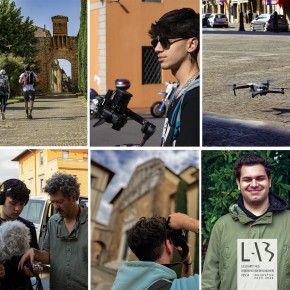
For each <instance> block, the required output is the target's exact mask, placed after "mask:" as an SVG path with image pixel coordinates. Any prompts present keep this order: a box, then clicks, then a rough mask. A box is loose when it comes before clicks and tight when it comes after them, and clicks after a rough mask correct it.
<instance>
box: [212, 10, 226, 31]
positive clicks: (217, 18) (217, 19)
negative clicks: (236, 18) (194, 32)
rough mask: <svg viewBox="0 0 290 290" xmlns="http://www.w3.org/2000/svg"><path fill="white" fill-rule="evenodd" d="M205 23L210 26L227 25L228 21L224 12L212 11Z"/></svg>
mask: <svg viewBox="0 0 290 290" xmlns="http://www.w3.org/2000/svg"><path fill="white" fill-rule="evenodd" d="M207 25H208V26H210V27H226V28H228V27H229V21H228V18H227V16H226V15H225V14H220V13H213V14H211V15H210V16H209V17H208V19H207Z"/></svg>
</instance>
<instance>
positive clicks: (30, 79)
mask: <svg viewBox="0 0 290 290" xmlns="http://www.w3.org/2000/svg"><path fill="white" fill-rule="evenodd" d="M33 84H34V73H33V71H31V72H25V73H24V85H33Z"/></svg>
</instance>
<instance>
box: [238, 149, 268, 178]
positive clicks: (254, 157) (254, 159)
mask: <svg viewBox="0 0 290 290" xmlns="http://www.w3.org/2000/svg"><path fill="white" fill-rule="evenodd" d="M258 164H260V165H262V166H263V167H264V168H265V171H266V174H267V176H268V178H269V177H270V176H271V169H272V167H271V165H270V164H269V163H268V161H267V160H266V159H265V158H264V157H262V156H261V155H259V154H256V153H251V154H246V155H243V156H242V157H240V158H239V159H238V160H237V161H236V163H235V166H234V172H235V178H236V179H238V180H240V178H241V168H242V166H243V165H246V166H249V165H258Z"/></svg>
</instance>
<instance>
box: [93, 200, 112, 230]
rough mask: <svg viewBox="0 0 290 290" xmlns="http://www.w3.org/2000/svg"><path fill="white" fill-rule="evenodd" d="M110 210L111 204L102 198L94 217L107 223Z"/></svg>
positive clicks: (100, 221)
mask: <svg viewBox="0 0 290 290" xmlns="http://www.w3.org/2000/svg"><path fill="white" fill-rule="evenodd" d="M111 210H112V205H111V204H109V203H108V202H106V201H104V200H102V201H101V204H100V209H99V212H98V214H97V217H96V220H97V222H99V223H101V224H106V225H107V224H108V223H109V220H110V214H111Z"/></svg>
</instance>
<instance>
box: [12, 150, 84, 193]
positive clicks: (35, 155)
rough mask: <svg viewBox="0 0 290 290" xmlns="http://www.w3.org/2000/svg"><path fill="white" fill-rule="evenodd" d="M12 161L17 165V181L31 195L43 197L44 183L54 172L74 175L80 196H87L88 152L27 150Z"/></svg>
mask: <svg viewBox="0 0 290 290" xmlns="http://www.w3.org/2000/svg"><path fill="white" fill-rule="evenodd" d="M12 161H18V163H19V179H20V180H22V181H23V182H24V183H25V184H26V185H27V187H28V188H29V189H30V190H31V195H44V194H45V193H44V191H43V188H44V186H45V182H46V180H47V179H49V178H50V177H51V176H52V175H53V174H54V173H55V172H63V173H69V174H71V175H74V176H76V177H77V178H78V181H79V183H80V192H81V196H88V150H86V149H65V150H61V149H31V150H30V149H28V150H24V151H23V152H21V153H20V154H19V155H17V156H16V157H15V158H13V159H12Z"/></svg>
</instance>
